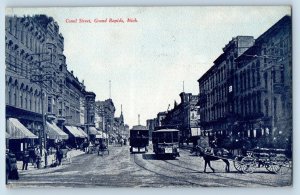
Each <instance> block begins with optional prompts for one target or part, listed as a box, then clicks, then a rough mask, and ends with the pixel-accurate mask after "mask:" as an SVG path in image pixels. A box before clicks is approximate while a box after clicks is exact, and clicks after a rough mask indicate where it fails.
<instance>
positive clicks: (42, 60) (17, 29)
mask: <svg viewBox="0 0 300 195" xmlns="http://www.w3.org/2000/svg"><path fill="white" fill-rule="evenodd" d="M5 25H6V26H5V27H6V28H5V45H6V48H5V63H6V71H5V77H6V88H5V96H6V97H5V102H6V118H7V120H10V119H11V118H12V119H11V120H10V121H16V120H17V121H19V122H20V125H23V126H24V127H25V128H27V129H28V130H29V131H30V132H31V133H33V134H34V135H36V136H37V137H39V139H33V140H31V141H30V142H31V143H21V142H22V141H21V140H23V139H20V138H18V139H14V138H13V137H12V138H11V140H10V143H12V144H11V146H17V147H18V149H16V148H15V150H20V149H21V150H22V149H24V148H26V145H27V144H39V145H42V143H43V144H44V145H45V144H46V142H45V140H46V139H52V140H54V139H66V138H67V136H65V135H66V134H63V135H64V136H62V137H59V135H54V134H53V132H51V128H52V127H53V126H54V127H55V128H56V127H59V128H60V130H61V131H62V129H63V125H73V126H78V125H80V124H82V120H81V117H82V114H86V113H88V112H87V111H88V109H89V107H86V106H85V108H84V110H85V111H83V107H82V102H81V100H82V99H86V93H87V92H86V91H85V86H84V84H83V83H81V82H79V81H78V78H77V77H75V76H74V75H73V72H72V71H71V72H69V71H68V70H67V64H66V57H65V55H64V54H63V51H64V38H63V36H62V34H61V33H60V32H59V26H58V24H57V23H56V22H55V21H54V19H53V18H52V17H48V16H46V15H34V16H22V17H17V16H6V18H5ZM44 117H45V120H43V118H44ZM15 119H16V120H15ZM12 125H13V124H12ZM15 125H16V124H15ZM7 128H8V126H7ZM7 131H11V128H8V129H7ZM62 133H64V132H62ZM23 136H26V135H23ZM16 142H20V144H21V145H23V146H25V147H19V146H20V144H18V143H16Z"/></svg>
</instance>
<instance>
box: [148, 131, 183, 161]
mask: <svg viewBox="0 0 300 195" xmlns="http://www.w3.org/2000/svg"><path fill="white" fill-rule="evenodd" d="M178 133H179V130H177V129H159V130H155V131H153V132H152V143H153V152H154V153H155V154H156V155H157V156H158V157H171V158H174V159H175V158H176V157H178V156H179V138H178Z"/></svg>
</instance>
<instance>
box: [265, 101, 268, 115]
mask: <svg viewBox="0 0 300 195" xmlns="http://www.w3.org/2000/svg"><path fill="white" fill-rule="evenodd" d="M265 111H266V116H269V100H268V99H265Z"/></svg>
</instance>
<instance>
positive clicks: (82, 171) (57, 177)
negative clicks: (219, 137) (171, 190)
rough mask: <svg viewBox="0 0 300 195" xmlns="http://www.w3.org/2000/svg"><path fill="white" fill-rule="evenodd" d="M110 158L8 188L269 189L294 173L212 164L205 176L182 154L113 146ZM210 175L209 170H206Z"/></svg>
mask: <svg viewBox="0 0 300 195" xmlns="http://www.w3.org/2000/svg"><path fill="white" fill-rule="evenodd" d="M109 149H110V154H109V155H106V154H105V155H104V156H98V155H97V154H82V155H79V156H76V157H74V158H73V159H72V163H70V164H65V165H63V166H60V167H55V168H47V169H40V170H37V169H34V170H27V171H22V170H20V171H19V173H20V180H18V181H12V180H10V181H9V184H8V185H9V187H14V184H18V185H16V186H15V187H37V186H43V187H95V186H106V187H169V186H176V187H180V186H184V187H206V186H236V187H241V186H248V187H270V186H286V185H290V184H291V182H292V181H291V178H292V177H291V170H284V171H282V172H281V173H280V174H271V173H268V172H267V170H266V169H265V168H259V169H256V170H255V173H253V174H241V173H237V171H236V170H235V169H234V167H233V164H232V162H231V165H230V169H231V172H230V173H225V163H223V161H214V162H211V164H212V166H213V167H214V168H215V169H216V172H215V173H212V172H210V173H203V166H204V161H203V160H202V158H199V157H196V156H192V155H191V154H190V153H189V151H188V150H181V151H180V154H181V156H180V157H178V158H177V159H176V160H157V159H156V158H155V156H154V154H153V152H152V150H151V149H152V148H151V146H150V150H149V152H148V153H146V154H130V153H129V146H123V147H113V146H110V147H109ZM207 170H208V171H210V169H207Z"/></svg>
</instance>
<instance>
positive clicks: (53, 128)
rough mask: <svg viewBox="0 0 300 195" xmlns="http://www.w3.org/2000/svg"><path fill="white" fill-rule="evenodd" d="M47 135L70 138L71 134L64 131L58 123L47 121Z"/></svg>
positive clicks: (50, 137) (51, 137)
mask: <svg viewBox="0 0 300 195" xmlns="http://www.w3.org/2000/svg"><path fill="white" fill-rule="evenodd" d="M46 132H47V135H48V137H49V139H60V140H62V139H68V138H69V136H68V134H66V133H65V132H63V131H62V130H61V129H60V128H59V127H58V126H57V125H56V124H54V123H49V122H47V131H46Z"/></svg>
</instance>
